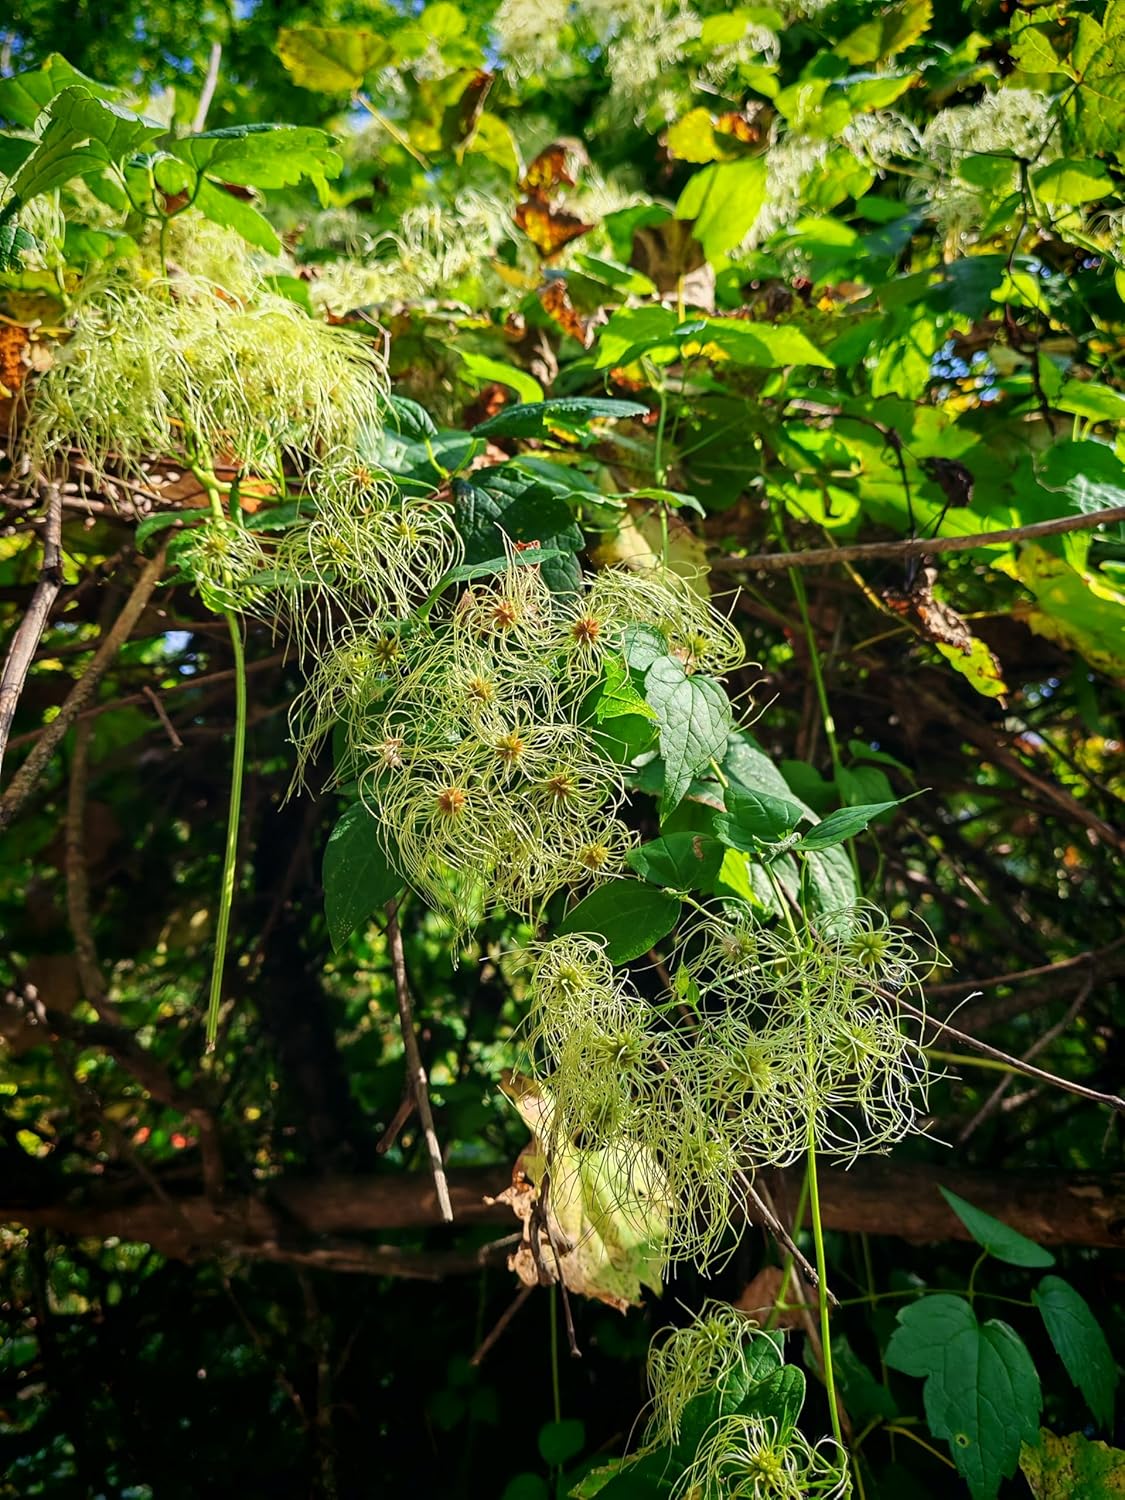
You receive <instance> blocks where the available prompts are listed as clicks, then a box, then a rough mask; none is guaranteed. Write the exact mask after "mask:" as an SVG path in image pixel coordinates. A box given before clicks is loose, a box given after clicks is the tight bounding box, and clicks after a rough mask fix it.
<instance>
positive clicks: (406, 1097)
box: [375, 1084, 414, 1156]
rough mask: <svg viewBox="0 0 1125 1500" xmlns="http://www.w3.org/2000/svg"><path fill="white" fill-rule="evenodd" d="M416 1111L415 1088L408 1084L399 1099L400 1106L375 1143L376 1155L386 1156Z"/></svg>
mask: <svg viewBox="0 0 1125 1500" xmlns="http://www.w3.org/2000/svg"><path fill="white" fill-rule="evenodd" d="M413 1113H414V1090H413V1089H412V1088H411V1087H410V1085H409V1084H407V1086H406V1088H405V1089H404V1090H403V1093H402V1098H401V1099H400V1100H399V1101H398V1108H397V1109H396V1110H395V1112H394V1114H393V1115H392V1116H391V1123H390V1124H389V1125H388V1126H387V1128H386V1130H384V1131H383V1134H382V1135H381V1136H380V1137H379V1139H378V1140H377V1141H376V1143H375V1155H376V1156H386V1154H387V1152H388V1151H389V1150H390V1149H391V1147H392V1146H393V1145H394V1143H395V1141H397V1140H398V1137H399V1132H400V1131H401V1130H402V1127H403V1126H404V1125H405V1124H406V1122H407V1120H409V1118H410V1116H411V1115H412V1114H413Z"/></svg>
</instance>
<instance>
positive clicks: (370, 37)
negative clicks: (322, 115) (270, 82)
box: [277, 26, 394, 94]
mask: <svg viewBox="0 0 1125 1500" xmlns="http://www.w3.org/2000/svg"><path fill="white" fill-rule="evenodd" d="M277 55H278V57H280V58H281V61H282V62H283V63H284V65H285V68H286V70H287V71H288V73H289V76H290V77H291V78H292V80H293V82H294V83H296V84H298V85H299V86H300V87H301V88H303V89H315V90H316V92H317V93H322V94H352V93H354V92H355V91H356V89H358V88H359V87H360V86H361V85H362V83H363V80H364V79H365V78H366V77H367V75H368V73H370V72H371V70H372V69H373V68H381V67H383V66H385V64H387V63H388V62H390V60H391V58H392V57H393V56H394V51H393V49H392V47H391V45H390V43H389V42H387V41H385V40H384V38H383V37H381V36H376V34H375V32H373V31H361V30H359V29H357V28H354V27H350V26H349V27H343V26H284V27H282V29H281V31H280V32H279V33H278V38H277Z"/></svg>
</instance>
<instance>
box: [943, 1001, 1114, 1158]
mask: <svg viewBox="0 0 1125 1500" xmlns="http://www.w3.org/2000/svg"><path fill="white" fill-rule="evenodd" d="M1093 988H1094V976H1093V975H1092V974H1091V975H1090V976H1089V977H1088V978H1087V980H1086V983H1085V984H1084V985H1083V986H1082V988H1081V989H1080V990H1079V991H1078V994H1077V995H1075V997H1074V999H1073V1000H1072V1001H1071V1002H1070V1004H1069V1005H1068V1006H1067V1008H1066V1011H1065V1013H1064V1014H1063V1015H1062V1016H1060V1017H1059V1019H1058V1020H1057V1021H1056V1022H1055V1024H1054V1025H1053V1026H1049V1027H1048V1028H1047V1030H1046V1031H1045V1032H1044V1033H1043V1035H1042V1036H1041V1037H1037V1038H1036V1040H1035V1041H1034V1042H1032V1044H1031V1046H1030V1047H1029V1048H1028V1049H1027V1051H1026V1052H1025V1053H1024V1054H1023V1056H1022V1058H1021V1059H1020V1061H1021V1062H1025V1063H1028V1062H1030V1061H1031V1059H1032V1058H1033V1057H1038V1055H1039V1054H1040V1052H1042V1051H1043V1050H1044V1048H1046V1047H1049V1046H1050V1045H1051V1043H1052V1042H1053V1041H1054V1040H1055V1038H1056V1037H1057V1036H1061V1035H1062V1033H1063V1032H1064V1031H1065V1030H1066V1029H1067V1027H1068V1026H1069V1025H1070V1023H1071V1022H1072V1021H1073V1020H1074V1018H1075V1016H1077V1014H1078V1012H1079V1011H1080V1010H1081V1009H1082V1007H1083V1006H1084V1005H1085V1004H1086V1001H1087V1000H1088V999H1089V998H1090V991H1091V990H1092V989H1093ZM1014 1078H1015V1075H1014V1074H1013V1073H1009V1074H1008V1075H1007V1076H1006V1077H1004V1078H1001V1080H1000V1082H999V1083H998V1084H997V1085H996V1087H995V1088H994V1089H993V1090H992V1093H991V1094H989V1096H988V1098H987V1099H986V1100H985V1101H984V1103H983V1104H982V1105H981V1107H980V1108H979V1109H978V1110H977V1112H976V1114H975V1115H974V1116H973V1117H972V1119H971V1120H970V1121H969V1122H968V1124H967V1125H965V1126H964V1128H963V1129H962V1130H961V1131H960V1133H959V1134H958V1136H957V1144H958V1145H959V1146H963V1145H964V1144H965V1142H966V1141H967V1140H968V1139H969V1137H970V1136H971V1135H972V1134H973V1133H974V1132H975V1131H976V1130H978V1129H979V1128H980V1126H981V1125H983V1124H984V1122H985V1120H987V1119H988V1118H989V1117H990V1116H991V1115H994V1114H995V1113H996V1111H997V1110H998V1109H999V1108H1000V1104H1001V1102H1002V1101H1003V1098H1004V1095H1005V1094H1006V1093H1007V1092H1008V1090H1009V1089H1010V1088H1011V1086H1012V1083H1013V1081H1014Z"/></svg>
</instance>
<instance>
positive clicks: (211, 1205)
mask: <svg viewBox="0 0 1125 1500" xmlns="http://www.w3.org/2000/svg"><path fill="white" fill-rule="evenodd" d="M822 1176H823V1182H822V1186H821V1206H822V1210H823V1213H824V1220H825V1224H826V1225H827V1227H829V1228H831V1229H842V1230H862V1231H864V1232H865V1233H867V1234H878V1235H896V1236H899V1237H901V1238H904V1239H909V1240H915V1241H923V1242H924V1241H931V1240H949V1239H962V1240H963V1239H967V1238H968V1235H967V1233H966V1231H965V1229H964V1227H963V1225H962V1224H961V1222H960V1220H959V1219H957V1218H956V1216H955V1215H954V1214H953V1213H952V1212H951V1211H950V1210H949V1209H948V1208H947V1207H946V1204H945V1201H944V1200H943V1198H942V1197H941V1195H940V1193H939V1192H938V1185H939V1184H941V1185H942V1186H943V1187H948V1188H950V1189H952V1191H954V1192H956V1193H959V1194H961V1196H962V1197H964V1198H967V1199H968V1200H969V1201H970V1202H971V1203H974V1204H976V1205H977V1207H979V1208H983V1209H984V1210H985V1211H986V1212H988V1213H991V1214H994V1215H995V1216H996V1217H997V1218H1001V1219H1003V1220H1004V1221H1005V1222H1006V1223H1008V1224H1011V1225H1012V1226H1013V1228H1015V1229H1018V1230H1020V1231H1021V1233H1023V1234H1026V1235H1029V1236H1030V1237H1031V1238H1032V1239H1035V1240H1038V1241H1039V1242H1040V1243H1042V1244H1046V1245H1058V1244H1072V1245H1088V1246H1099V1247H1103V1248H1120V1247H1121V1246H1123V1245H1125V1173H1120V1172H1119V1173H1089V1172H1087V1173H1081V1172H1048V1171H1035V1172H979V1171H965V1170H958V1169H955V1168H953V1167H949V1168H946V1167H936V1166H932V1165H921V1164H914V1165H891V1164H889V1163H884V1162H861V1163H859V1164H858V1165H856V1166H855V1167H853V1168H851V1169H850V1170H849V1171H843V1170H836V1171H832V1170H829V1171H825V1172H824V1173H823V1174H822ZM763 1177H764V1179H765V1180H767V1181H768V1183H769V1187H770V1191H771V1194H772V1196H773V1198H774V1199H775V1200H776V1201H777V1203H778V1205H779V1209H781V1211H782V1212H784V1209H783V1208H782V1205H790V1206H791V1205H792V1204H794V1203H795V1202H796V1200H797V1194H798V1190H799V1182H798V1180H797V1177H796V1175H795V1174H794V1173H792V1172H790V1173H781V1172H771V1173H767V1174H763ZM509 1181H510V1176H509V1173H508V1172H507V1171H505V1170H504V1169H503V1168H495V1169H492V1168H489V1169H472V1170H461V1171H455V1172H451V1173H450V1174H449V1191H450V1197H451V1200H452V1204H453V1211H454V1215H455V1218H456V1222H457V1225H458V1227H461V1226H467V1225H473V1224H477V1225H479V1224H482V1223H487V1224H491V1225H495V1227H496V1231H497V1235H498V1236H499V1235H503V1234H504V1233H506V1232H507V1231H508V1230H509V1229H510V1228H511V1227H512V1226H513V1224H514V1220H513V1219H512V1216H511V1213H510V1211H509V1210H508V1209H506V1208H504V1207H502V1206H501V1207H497V1206H493V1205H489V1204H487V1203H486V1202H485V1201H484V1200H485V1198H486V1196H487V1197H491V1196H494V1195H495V1194H496V1193H498V1192H500V1191H501V1190H502V1189H503V1188H504V1187H505V1186H507V1184H508V1182H509ZM0 1221H2V1222H7V1223H17V1224H22V1225H24V1226H26V1227H28V1228H50V1229H55V1230H59V1231H61V1232H63V1233H67V1234H75V1235H83V1236H89V1237H92V1238H95V1239H104V1238H106V1237H108V1236H110V1235H118V1236H120V1237H121V1238H122V1239H126V1240H135V1241H143V1242H145V1243H148V1244H151V1245H153V1246H155V1247H156V1248H157V1249H159V1250H160V1251H162V1252H163V1253H164V1254H166V1255H169V1256H172V1257H175V1258H182V1259H195V1258H198V1257H201V1256H204V1257H205V1256H208V1255H213V1254H218V1253H220V1252H223V1253H236V1254H244V1255H247V1256H249V1257H252V1258H269V1259H279V1260H287V1259H292V1260H295V1261H298V1262H301V1263H304V1264H320V1265H323V1266H325V1267H326V1268H332V1269H337V1270H350V1271H366V1272H369V1273H375V1274H388V1273H390V1274H400V1275H401V1274H407V1273H408V1268H409V1257H410V1254H411V1252H410V1251H408V1250H407V1251H404V1250H402V1249H399V1248H397V1247H396V1249H395V1250H394V1251H392V1250H390V1249H388V1248H387V1247H379V1246H372V1245H370V1244H368V1243H365V1242H364V1241H363V1240H358V1239H354V1238H349V1237H351V1236H359V1235H368V1234H374V1233H380V1232H387V1231H395V1230H411V1229H413V1230H418V1229H424V1228H439V1227H441V1215H440V1212H439V1209H438V1204H437V1197H436V1194H435V1190H434V1184H433V1179H432V1178H431V1177H430V1175H429V1174H428V1173H414V1174H405V1173H389V1172H388V1173H386V1174H374V1175H371V1176H365V1177H355V1176H343V1175H338V1176H329V1177H321V1178H309V1179H291V1180H282V1181H280V1182H278V1183H275V1184H273V1185H272V1187H271V1189H270V1192H269V1196H268V1198H265V1197H262V1198H235V1197H231V1198H227V1199H224V1200H221V1201H220V1202H218V1203H216V1202H213V1201H212V1200H210V1199H209V1198H207V1197H206V1196H205V1195H203V1194H199V1193H188V1194H185V1195H181V1196H176V1197H173V1196H171V1195H168V1196H165V1197H164V1198H163V1199H157V1198H154V1197H139V1196H136V1195H131V1196H127V1195H123V1194H120V1193H117V1194H114V1193H112V1192H111V1191H108V1190H107V1191H103V1192H101V1193H100V1194H96V1195H91V1196H90V1197H89V1198H88V1199H87V1200H86V1201H81V1200H79V1199H78V1198H59V1199H56V1200H53V1201H49V1202H36V1203H24V1204H19V1203H15V1202H9V1203H8V1204H6V1205H0ZM479 1264H480V1261H479V1259H478V1258H477V1257H476V1256H475V1255H474V1254H473V1253H469V1254H466V1253H464V1252H463V1251H458V1252H451V1253H450V1255H449V1256H448V1259H446V1260H443V1259H441V1258H440V1252H428V1253H426V1254H423V1255H421V1256H420V1257H419V1260H418V1265H417V1269H416V1271H415V1274H421V1275H437V1274H442V1271H443V1270H446V1271H449V1272H456V1271H465V1270H470V1269H473V1268H474V1267H475V1266H479Z"/></svg>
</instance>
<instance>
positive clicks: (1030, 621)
mask: <svg viewBox="0 0 1125 1500" xmlns="http://www.w3.org/2000/svg"><path fill="white" fill-rule="evenodd" d="M1017 574H1018V577H1019V579H1020V582H1021V583H1023V584H1024V585H1025V586H1026V587H1027V588H1028V589H1030V591H1031V592H1032V594H1034V596H1035V602H1034V604H1032V605H1023V604H1021V605H1017V607H1016V610H1015V611H1014V613H1015V615H1016V616H1017V618H1019V619H1021V620H1023V621H1024V623H1025V624H1026V625H1028V626H1029V627H1030V628H1031V629H1032V630H1033V631H1034V632H1035V633H1036V635H1042V636H1046V637H1047V639H1048V640H1052V641H1056V642H1057V643H1058V644H1059V645H1060V646H1065V647H1069V648H1070V649H1072V650H1076V651H1078V652H1080V653H1081V655H1082V656H1084V657H1085V658H1086V660H1087V661H1088V662H1089V663H1090V665H1091V666H1094V667H1097V668H1099V669H1100V670H1101V671H1104V672H1108V673H1111V674H1112V675H1114V676H1118V675H1120V674H1121V673H1122V672H1123V671H1125V590H1122V589H1120V588H1118V587H1117V586H1116V585H1115V584H1114V583H1113V581H1112V580H1111V579H1110V577H1109V576H1108V574H1107V573H1106V572H1105V571H1104V570H1103V571H1099V572H1094V571H1093V570H1092V569H1085V568H1084V569H1081V570H1079V569H1077V568H1073V567H1071V565H1070V563H1069V562H1067V561H1066V559H1065V558H1062V557H1058V556H1057V555H1056V554H1055V553H1054V552H1050V551H1048V550H1047V548H1046V547H1040V546H1037V545H1035V544H1029V545H1027V546H1024V547H1021V548H1020V551H1019V557H1018V562H1017Z"/></svg>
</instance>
